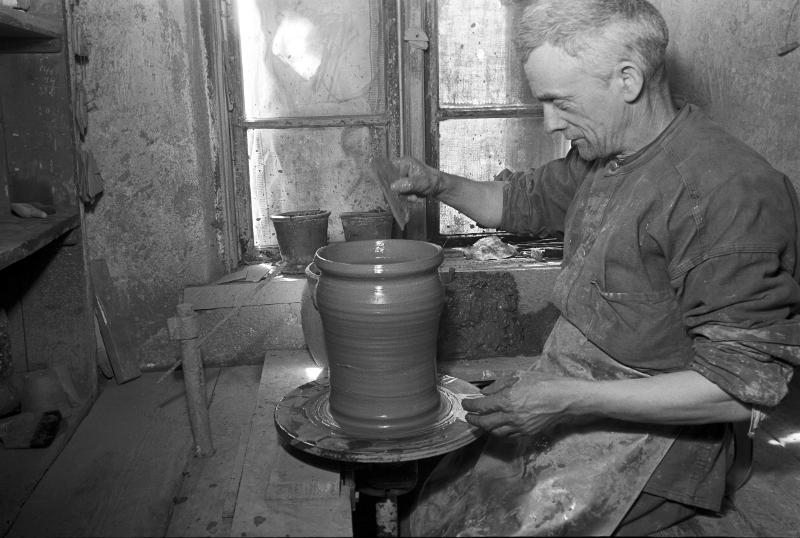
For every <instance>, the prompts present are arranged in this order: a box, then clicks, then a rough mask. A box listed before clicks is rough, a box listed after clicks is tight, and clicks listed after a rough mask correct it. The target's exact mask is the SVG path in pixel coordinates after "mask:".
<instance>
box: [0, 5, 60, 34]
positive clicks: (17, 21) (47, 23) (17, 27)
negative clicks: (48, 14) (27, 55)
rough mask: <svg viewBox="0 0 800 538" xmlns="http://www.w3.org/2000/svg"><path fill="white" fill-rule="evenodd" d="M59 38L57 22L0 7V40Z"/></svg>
mask: <svg viewBox="0 0 800 538" xmlns="http://www.w3.org/2000/svg"><path fill="white" fill-rule="evenodd" d="M56 37H61V26H60V25H59V22H58V21H54V20H50V19H45V18H43V17H38V16H36V15H31V14H29V13H26V12H24V11H19V10H17V9H11V8H7V7H0V38H3V39H5V38H28V39H53V38H56Z"/></svg>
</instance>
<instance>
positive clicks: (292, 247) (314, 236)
mask: <svg viewBox="0 0 800 538" xmlns="http://www.w3.org/2000/svg"><path fill="white" fill-rule="evenodd" d="M330 214H331V212H330V211H324V210H322V209H312V210H309V211H287V212H285V213H278V214H277V215H270V217H269V218H270V220H272V225H273V226H274V227H275V235H277V236H278V247H279V248H280V250H281V272H283V273H287V274H302V273H304V272H305V270H306V266H307V265H308V264H309V263H311V262H312V261H313V260H314V253H315V252H316V251H317V249H318V248H320V247H323V246H325V244H327V242H328V217H329V216H330Z"/></svg>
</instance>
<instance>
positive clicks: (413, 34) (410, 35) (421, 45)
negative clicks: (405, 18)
mask: <svg viewBox="0 0 800 538" xmlns="http://www.w3.org/2000/svg"><path fill="white" fill-rule="evenodd" d="M403 41H406V42H407V43H408V44H409V45H410V46H412V47H414V48H417V49H421V50H428V42H429V39H428V34H426V33H425V30H423V29H422V28H420V27H419V26H412V27H411V28H406V31H405V33H404V34H403Z"/></svg>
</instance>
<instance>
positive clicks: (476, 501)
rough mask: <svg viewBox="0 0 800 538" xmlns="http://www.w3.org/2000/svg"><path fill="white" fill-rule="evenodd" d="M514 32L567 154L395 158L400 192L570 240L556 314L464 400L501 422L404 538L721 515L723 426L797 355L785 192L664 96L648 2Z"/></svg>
mask: <svg viewBox="0 0 800 538" xmlns="http://www.w3.org/2000/svg"><path fill="white" fill-rule="evenodd" d="M518 35H519V43H520V47H521V49H522V52H523V58H524V68H525V74H526V76H527V78H528V81H529V83H530V86H531V89H532V91H533V95H534V96H535V97H536V98H537V99H538V100H539V101H540V102H541V104H542V106H543V109H544V122H545V127H546V129H547V131H548V132H551V133H560V134H562V135H564V136H565V137H566V138H568V139H569V140H570V141H571V144H572V149H571V150H570V152H569V154H568V155H567V156H566V157H565V158H563V159H559V160H556V161H553V162H550V163H548V164H546V165H544V166H542V167H540V168H538V169H536V170H531V171H527V172H515V173H508V172H507V171H506V172H505V173H504V177H503V178H502V179H504V181H494V182H476V181H470V180H468V179H465V178H461V177H457V176H454V175H451V174H447V173H443V172H440V171H438V170H435V169H433V168H431V167H428V166H426V165H424V164H422V163H420V162H418V161H415V160H413V159H410V158H404V159H401V160H399V161H398V162H397V163H396V164H397V166H398V169H399V170H400V171H401V175H402V177H401V178H400V179H398V180H396V181H395V182H394V183H393V185H392V188H393V189H394V190H395V191H397V192H400V193H404V194H408V195H411V196H413V197H417V196H419V197H423V196H427V197H430V198H435V199H437V200H439V201H441V202H444V203H446V204H448V205H450V206H452V207H454V208H456V209H458V210H459V211H461V212H463V213H465V214H466V215H468V216H470V217H471V218H473V219H474V220H476V221H477V222H479V223H480V224H482V225H483V226H486V227H494V228H500V229H504V230H508V231H513V232H517V233H525V232H528V233H539V232H540V231H541V230H543V229H547V230H550V231H563V232H564V262H563V266H562V270H561V272H560V274H559V278H558V279H557V283H556V286H555V290H554V296H555V302H556V304H557V306H558V307H559V309H560V311H561V318H560V319H559V320H558V322H557V324H556V326H555V328H554V329H553V333H552V334H551V335H550V337H549V339H548V342H547V344H546V345H545V349H544V351H543V354H542V357H541V359H540V360H539V362H537V363H536V364H534V365H533V366H532V368H531V370H530V371H527V372H521V373H520V374H519V375H517V376H515V377H514V378H512V379H503V380H499V381H497V382H495V383H494V384H492V385H490V386H489V387H487V389H485V390H484V397H482V398H476V399H469V400H464V402H463V407H464V409H465V410H466V411H467V412H468V414H467V416H466V418H467V421H468V422H470V423H471V424H474V425H476V426H478V427H480V428H482V429H484V430H486V431H487V432H489V433H491V434H492V435H490V436H489V437H488V439H489V440H488V442H487V444H486V446H479V447H478V449H482V450H483V452H482V453H480V454H477V453H475V451H476V450H478V449H475V448H473V449H472V453H469V451H467V452H465V453H458V454H454V455H451V456H449V457H447V458H445V461H443V462H442V463H441V464H440V468H439V469H437V470H435V471H434V473H433V476H432V477H431V479H430V480H429V483H428V484H427V485H426V488H425V490H424V491H423V494H422V496H421V498H420V501H419V505H418V506H417V508H416V509H415V511H414V514H413V515H412V523H411V524H412V532H415V533H434V534H450V535H454V534H458V533H463V534H478V535H481V534H483V535H492V534H508V535H510V534H563V533H567V534H589V533H592V534H594V533H599V534H609V533H612V532H615V533H617V534H620V535H624V534H645V533H650V532H654V531H657V530H659V529H662V528H665V527H667V526H670V525H672V524H674V523H676V522H678V521H680V520H682V519H685V518H687V517H690V516H691V515H692V514H694V513H695V511H696V510H697V509H704V510H711V511H719V510H720V507H721V502H722V498H723V495H724V493H725V482H726V473H727V472H728V471H729V469H730V468H731V465H732V461H733V456H734V455H733V453H732V449H731V428H730V423H736V422H741V421H750V426H751V427H750V430H751V431H750V435H752V433H753V430H754V429H755V427H756V426H757V423H758V420H759V419H760V418H761V416H762V410H765V409H768V408H770V407H773V406H775V405H777V404H778V402H780V400H781V399H782V397H783V396H784V395H785V394H786V391H787V383H788V382H789V380H790V379H791V376H792V372H793V366H795V365H797V364H800V347H798V344H800V324H799V323H798V319H799V318H798V308H799V307H800V287H799V286H798V284H797V282H796V278H797V277H798V276H800V275H799V273H798V247H797V241H798V231H797V229H798V218H797V202H796V197H795V194H794V190H793V188H792V186H791V183H790V182H789V180H788V179H787V178H786V177H785V176H784V175H783V174H781V173H779V172H777V171H775V170H774V169H773V168H772V167H770V166H769V164H768V163H767V162H766V161H765V160H764V159H762V158H761V157H760V156H758V155H757V154H756V153H755V152H754V151H753V150H751V149H749V148H748V147H746V146H745V145H744V144H742V143H741V142H739V141H737V140H735V139H734V138H733V137H731V136H729V135H727V134H726V133H724V132H723V131H722V130H721V129H720V128H719V127H717V126H716V125H715V124H713V123H712V122H711V121H710V120H709V119H708V118H707V117H706V116H704V115H703V114H702V112H700V111H699V110H698V109H697V108H696V107H694V106H692V105H685V106H683V107H681V108H677V107H676V106H675V105H674V104H673V101H672V98H671V95H670V92H669V88H668V83H667V79H666V75H665V67H664V55H665V50H666V46H667V41H668V32H667V27H666V24H665V22H664V20H663V18H662V16H661V15H660V13H659V12H658V11H657V10H656V9H655V8H654V7H653V6H652V5H650V4H649V3H648V2H646V1H645V0H543V1H540V2H537V3H534V4H532V5H531V6H529V7H528V8H527V9H526V10H525V11H524V14H523V15H522V17H521V20H520V21H519V31H518ZM597 469H600V470H599V471H598V470H597Z"/></svg>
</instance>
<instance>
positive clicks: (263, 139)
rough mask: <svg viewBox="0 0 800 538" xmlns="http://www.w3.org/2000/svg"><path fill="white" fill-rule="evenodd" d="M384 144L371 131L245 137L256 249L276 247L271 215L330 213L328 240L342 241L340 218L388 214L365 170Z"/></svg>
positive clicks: (268, 132)
mask: <svg viewBox="0 0 800 538" xmlns="http://www.w3.org/2000/svg"><path fill="white" fill-rule="evenodd" d="M385 144H386V140H385V138H384V130H383V129H375V128H370V127H345V128H342V127H337V128H329V129H252V130H250V131H248V133H247V145H248V152H249V154H250V192H251V200H252V205H253V233H254V237H255V246H256V248H259V247H264V246H272V245H277V244H278V240H277V238H276V236H275V229H274V228H273V226H272V221H271V220H270V218H269V216H270V215H274V214H277V213H282V212H284V211H300V210H307V209H327V210H330V211H331V216H330V217H329V220H328V240H329V241H343V240H344V233H343V232H342V223H341V220H340V215H341V213H342V212H346V211H370V210H373V209H378V208H380V209H387V210H388V209H389V208H388V206H386V204H385V201H384V198H383V193H382V192H381V189H380V186H379V185H378V184H377V183H376V182H375V180H374V179H373V178H372V176H371V175H370V174H369V173H368V170H369V168H368V164H367V163H368V162H369V159H370V158H371V157H372V156H373V155H376V154H379V153H382V152H384V151H385V150H384V149H381V148H385Z"/></svg>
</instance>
